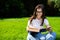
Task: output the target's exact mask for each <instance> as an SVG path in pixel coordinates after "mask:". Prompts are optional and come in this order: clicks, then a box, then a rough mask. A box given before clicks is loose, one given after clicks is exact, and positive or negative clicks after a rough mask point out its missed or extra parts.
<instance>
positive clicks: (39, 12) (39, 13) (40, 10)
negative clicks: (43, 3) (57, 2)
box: [36, 8, 43, 18]
mask: <svg viewBox="0 0 60 40" xmlns="http://www.w3.org/2000/svg"><path fill="white" fill-rule="evenodd" d="M42 14H43V13H42V9H41V8H39V9H37V12H36V15H37V18H41V16H42Z"/></svg>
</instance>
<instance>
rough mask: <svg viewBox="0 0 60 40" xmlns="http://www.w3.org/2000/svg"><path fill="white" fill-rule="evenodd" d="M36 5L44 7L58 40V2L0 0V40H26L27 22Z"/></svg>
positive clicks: (59, 8) (59, 23)
mask: <svg viewBox="0 0 60 40" xmlns="http://www.w3.org/2000/svg"><path fill="white" fill-rule="evenodd" d="M37 4H43V5H44V6H45V7H44V9H45V14H46V17H47V19H48V20H49V23H50V25H51V27H52V29H53V31H54V32H56V34H57V37H56V40H60V0H0V40H26V37H27V33H28V32H27V31H26V26H27V22H28V19H29V17H30V16H31V15H32V14H33V10H34V7H35V6H36V5H37Z"/></svg>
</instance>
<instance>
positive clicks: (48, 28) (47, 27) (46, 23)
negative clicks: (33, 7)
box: [44, 19, 52, 32]
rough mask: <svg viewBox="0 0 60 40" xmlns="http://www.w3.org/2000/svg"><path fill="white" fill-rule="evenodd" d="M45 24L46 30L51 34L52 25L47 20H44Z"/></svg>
mask: <svg viewBox="0 0 60 40" xmlns="http://www.w3.org/2000/svg"><path fill="white" fill-rule="evenodd" d="M44 23H45V25H46V30H47V31H49V32H51V31H52V28H51V26H50V24H49V22H48V20H47V19H44Z"/></svg>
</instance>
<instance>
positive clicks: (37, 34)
mask: <svg viewBox="0 0 60 40" xmlns="http://www.w3.org/2000/svg"><path fill="white" fill-rule="evenodd" d="M43 24H45V25H46V28H45V29H44V27H43ZM46 30H47V31H49V33H50V34H51V35H53V38H52V37H50V38H48V39H47V37H48V35H49V34H48V35H47V37H46V36H45V39H47V40H55V38H56V34H55V33H54V32H52V29H51V26H50V25H49V22H48V20H47V19H46V17H45V13H44V6H43V5H42V4H38V5H37V6H36V7H35V9H34V12H33V15H32V16H31V17H30V19H29V20H28V25H27V31H28V36H27V40H40V38H41V37H42V34H41V32H42V31H46Z"/></svg>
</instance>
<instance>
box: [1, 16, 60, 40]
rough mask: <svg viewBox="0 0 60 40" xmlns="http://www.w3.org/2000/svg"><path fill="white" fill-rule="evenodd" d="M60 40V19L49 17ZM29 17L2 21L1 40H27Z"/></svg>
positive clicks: (57, 39)
mask: <svg viewBox="0 0 60 40" xmlns="http://www.w3.org/2000/svg"><path fill="white" fill-rule="evenodd" d="M47 19H48V20H49V23H50V25H51V27H52V29H53V31H54V32H56V34H57V38H56V40H60V17H47ZM27 21H28V17H26V18H7V19H0V40H26V37H27V31H26V26H27Z"/></svg>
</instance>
